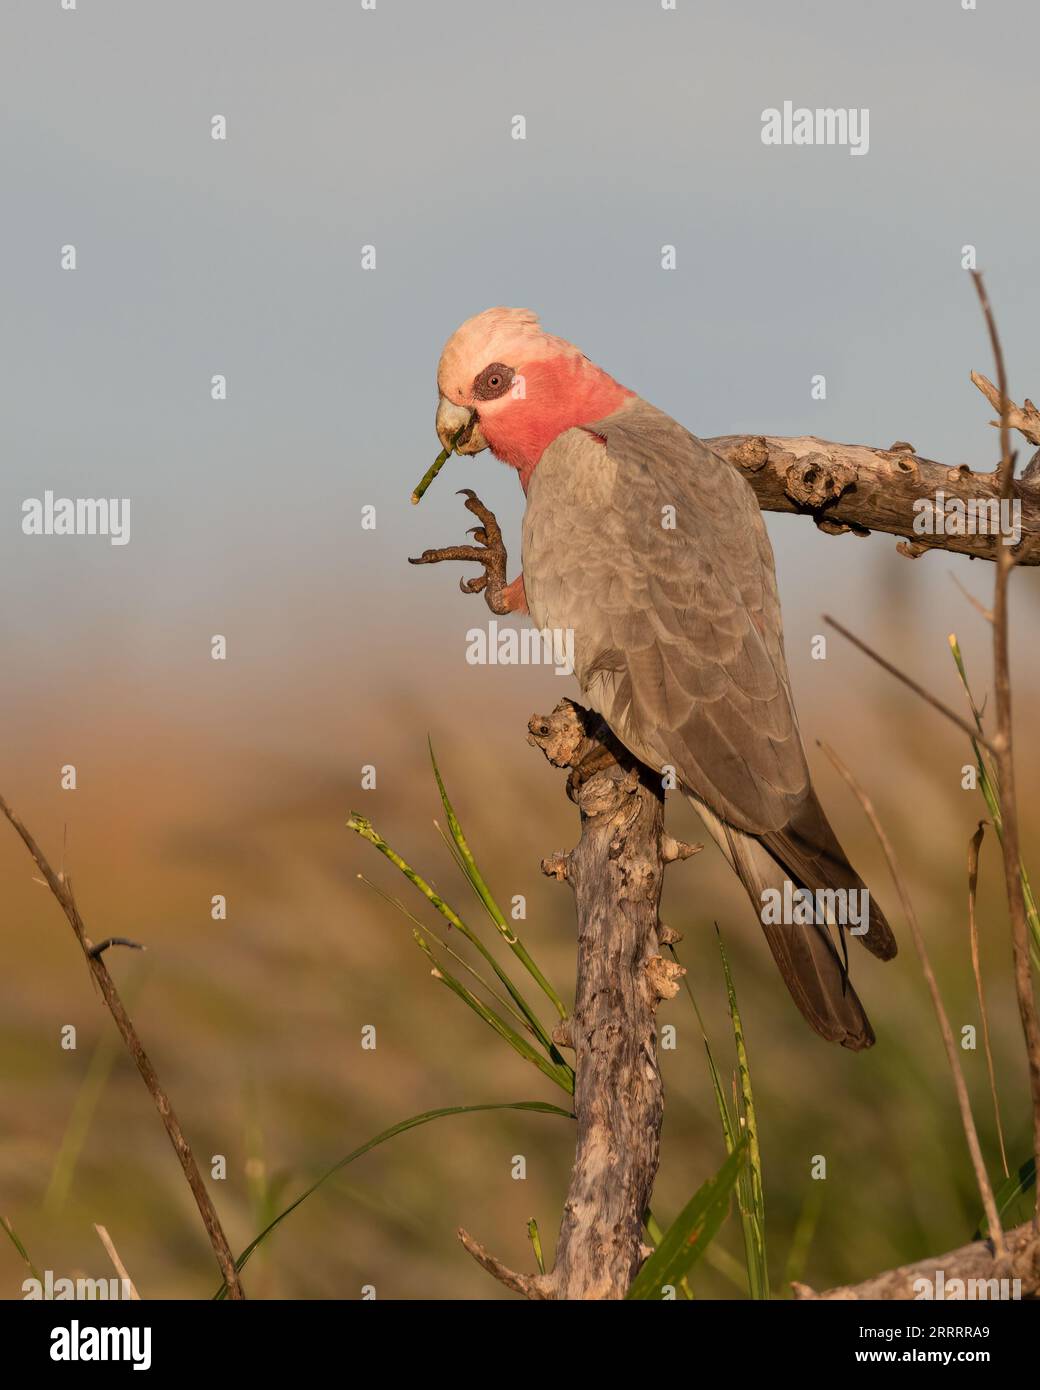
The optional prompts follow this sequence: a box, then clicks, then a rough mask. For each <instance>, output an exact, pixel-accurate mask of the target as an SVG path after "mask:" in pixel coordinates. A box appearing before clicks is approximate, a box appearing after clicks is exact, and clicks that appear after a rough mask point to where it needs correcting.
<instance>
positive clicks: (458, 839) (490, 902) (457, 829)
mask: <svg viewBox="0 0 1040 1390" xmlns="http://www.w3.org/2000/svg"><path fill="white" fill-rule="evenodd" d="M430 762H431V763H432V764H433V775H434V777H435V778H436V779H437V790H438V791H439V792H440V795H441V804H442V805H443V806H444V814H445V816H446V817H447V821H448V829H449V831H450V832H451V838H452V839H453V840H454V841H455V845H456V847H457V848H458V851H459V855H460V856H461V859H462V867H463V872H464V873H465V875H466V877H467V879H468V880H469V882H470V884H471V886H472V888H473V891H474V892H475V893H476V895H477V897H478V898H479V899H480V901H481V902H482V903H483V904H484V907H485V909H486V910H487V914H488V916H489V917H490V918H491V920H492V922H494V924H495V926H496V928H497V929H498V932H499V935H500V936H501V937H502V940H503V941H504V942H505V943H506V945H507V946H508V947H509V949H510V950H511V951H512V952H513V954H514V955H515V956H516V958H517V960H519V961H520V963H521V964H522V965H523V967H524V969H525V970H526V971H527V972H528V974H529V975H530V976H531V978H532V979H533V980H534V981H535V983H536V984H537V985H538V987H539V989H540V990H541V991H542V993H543V994H544V995H545V996H546V998H547V999H549V1000H551V1002H552V1005H553V1007H554V1008H555V1009H556V1011H557V1013H558V1014H559V1015H560V1017H561V1018H566V1017H567V1008H566V1006H565V1004H564V1002H563V1000H562V999H561V998H560V996H559V995H558V994H557V992H556V990H555V989H553V987H552V985H551V984H550V983H549V981H548V980H547V979H546V978H545V976H544V975H543V974H542V972H541V970H540V969H539V967H538V966H537V965H536V963H535V961H534V960H533V959H532V957H531V955H530V954H529V952H528V951H527V948H526V947H525V946H524V944H523V942H522V941H521V940H520V938H519V937H518V936H517V934H516V933H515V932H514V931H513V930H512V928H511V927H510V926H509V924H508V923H507V922H506V919H505V916H504V914H503V912H502V909H501V908H500V907H499V906H498V904H497V903H496V902H495V899H494V897H493V895H492V893H491V890H490V888H488V886H487V884H486V883H485V882H484V878H483V875H482V874H481V872H480V870H479V869H478V868H477V861H476V860H475V859H474V858H473V852H472V851H471V849H470V847H469V844H468V843H467V841H466V837H465V835H464V834H463V833H462V826H461V825H460V824H459V818H458V816H456V814H455V808H454V807H453V806H452V804H451V802H450V801H449V799H448V792H447V789H446V788H445V786H444V779H443V777H442V776H441V770H440V768H439V767H438V766H437V759H436V757H435V756H434V752H433V743H432V742H431V743H430Z"/></svg>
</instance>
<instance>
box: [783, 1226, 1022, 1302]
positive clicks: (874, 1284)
mask: <svg viewBox="0 0 1040 1390" xmlns="http://www.w3.org/2000/svg"><path fill="white" fill-rule="evenodd" d="M1006 1240H1007V1251H1008V1253H1007V1257H1006V1258H1005V1259H1003V1260H1001V1259H997V1258H996V1257H995V1256H994V1253H993V1246H992V1244H991V1243H990V1242H989V1241H988V1240H977V1241H975V1242H974V1243H973V1244H972V1245H963V1246H961V1248H960V1249H959V1250H951V1251H949V1252H948V1253H947V1254H945V1255H932V1256H930V1257H929V1258H928V1259H926V1260H918V1261H917V1262H916V1264H911V1265H900V1267H899V1268H898V1269H890V1270H887V1271H886V1272H885V1273H884V1274H875V1275H874V1276H873V1278H871V1279H866V1280H864V1282H863V1283H862V1284H845V1285H843V1286H841V1287H840V1288H836V1289H827V1290H826V1291H825V1292H824V1293H817V1292H816V1291H815V1289H811V1288H810V1287H809V1285H808V1284H792V1285H791V1288H792V1290H793V1291H794V1296H795V1298H796V1299H814V1298H824V1299H876V1298H880V1299H918V1298H921V1297H923V1296H927V1289H926V1286H925V1284H922V1283H921V1282H920V1281H922V1280H924V1281H927V1284H928V1285H929V1286H930V1287H931V1297H932V1298H936V1297H940V1298H947V1299H950V1300H952V1299H955V1298H964V1297H966V1296H968V1292H969V1290H968V1288H967V1284H968V1281H969V1280H976V1281H978V1280H986V1281H987V1289H986V1290H985V1291H982V1289H981V1285H980V1284H976V1289H975V1297H976V1298H978V1297H980V1296H981V1297H984V1298H987V1299H989V1298H997V1297H1001V1298H1008V1297H1015V1285H1014V1280H1016V1279H1019V1280H1021V1288H1020V1290H1019V1294H1020V1296H1021V1297H1022V1298H1036V1297H1037V1296H1038V1295H1040V1242H1038V1241H1037V1239H1036V1237H1035V1235H1034V1233H1033V1229H1032V1226H1031V1224H1030V1223H1029V1222H1027V1223H1026V1224H1025V1225H1024V1226H1017V1227H1016V1228H1015V1229H1014V1230H1013V1231H1008V1232H1007V1236H1006ZM940 1273H941V1276H942V1284H941V1290H942V1291H941V1292H940V1291H939V1290H940V1285H939V1276H940ZM957 1279H960V1280H963V1281H964V1284H965V1288H964V1289H962V1290H960V1289H958V1287H957V1286H956V1285H955V1284H954V1282H953V1281H954V1280H957ZM993 1279H996V1280H1001V1279H1007V1280H1008V1285H1007V1291H1006V1292H1001V1291H1000V1288H999V1285H998V1287H997V1290H996V1291H994V1290H993V1289H992V1286H991V1285H989V1283H988V1281H989V1280H993Z"/></svg>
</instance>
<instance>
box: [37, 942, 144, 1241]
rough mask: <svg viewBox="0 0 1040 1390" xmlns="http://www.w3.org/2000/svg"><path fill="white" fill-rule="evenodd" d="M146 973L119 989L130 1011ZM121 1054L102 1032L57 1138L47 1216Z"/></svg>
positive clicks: (108, 1032)
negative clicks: (58, 1142) (62, 1130)
mask: <svg viewBox="0 0 1040 1390" xmlns="http://www.w3.org/2000/svg"><path fill="white" fill-rule="evenodd" d="M146 972H147V966H139V967H138V968H137V969H136V970H134V971H133V972H132V974H131V976H130V979H129V981H128V983H127V984H126V985H125V986H124V988H123V998H124V1001H125V1003H126V1006H127V1008H128V1009H129V1010H131V1011H132V1010H133V1006H134V1004H135V1003H136V1001H137V997H138V993H139V991H140V988H141V985H142V983H143V980H144V976H145V974H146ZM122 1052H123V1045H122V1043H121V1041H120V1039H119V1035H118V1034H117V1033H116V1032H115V1030H114V1029H112V1028H104V1029H103V1030H102V1031H101V1033H100V1035H99V1037H98V1040H97V1042H96V1043H95V1044H94V1048H93V1050H92V1052H91V1054H90V1061H89V1062H88V1063H87V1069H86V1072H85V1073H84V1075H83V1079H82V1081H81V1082H80V1084H79V1088H78V1089H77V1091H76V1098H75V1100H74V1101H73V1104H72V1111H71V1113H70V1115H69V1119H68V1123H67V1124H66V1126H65V1132H64V1134H63V1135H62V1136H61V1143H60V1144H59V1146H58V1153H57V1156H56V1158H55V1160H54V1167H53V1168H52V1169H51V1176H50V1181H49V1182H48V1184H47V1190H46V1192H45V1193H44V1196H43V1210H44V1212H45V1213H46V1215H48V1216H51V1217H53V1216H57V1215H58V1214H59V1213H60V1212H61V1210H62V1208H63V1207H64V1205H65V1202H66V1200H67V1198H68V1195H69V1191H70V1189H71V1187H72V1181H73V1178H74V1177H75V1173H76V1168H77V1166H78V1164H79V1159H80V1154H81V1153H82V1152H83V1148H84V1146H85V1144H86V1142H87V1139H88V1138H89V1136H90V1130H91V1127H92V1125H93V1123H94V1116H95V1114H96V1113H97V1108H98V1106H99V1104H100V1103H101V1099H102V1097H103V1095H104V1093H105V1088H106V1087H107V1085H108V1080H109V1077H110V1076H111V1073H112V1068H113V1066H114V1065H115V1062H116V1059H117V1057H119V1056H121V1055H122Z"/></svg>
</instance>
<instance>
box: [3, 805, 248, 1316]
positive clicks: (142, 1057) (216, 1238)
mask: <svg viewBox="0 0 1040 1390" xmlns="http://www.w3.org/2000/svg"><path fill="white" fill-rule="evenodd" d="M0 811H3V813H4V815H5V816H6V817H7V819H8V820H9V821H10V822H11V824H12V825H13V826H14V828H15V830H16V831H17V832H18V834H19V835H20V837H21V839H22V842H23V843H24V845H25V847H26V849H27V850H28V851H29V853H30V854H31V855H32V857H33V860H34V862H35V864H36V867H37V868H38V869H39V870H40V873H42V874H43V876H44V878H45V879H46V881H47V886H48V887H49V888H50V890H51V892H52V893H53V894H54V896H55V897H56V898H57V900H58V903H59V905H60V906H61V910H62V911H63V912H64V913H65V916H66V917H67V918H68V919H69V924H70V926H71V927H72V930H73V932H75V935H76V940H77V941H78V942H79V944H80V948H81V949H82V951H83V954H84V956H85V957H86V960H87V965H88V966H89V967H90V972H91V974H92V975H93V976H94V979H95V981H96V982H97V984H98V986H99V988H100V990H101V995H102V998H103V999H104V1001H105V1003H106V1005H107V1006H108V1011H109V1013H110V1014H111V1015H112V1018H113V1020H114V1021H115V1025H116V1027H117V1028H118V1030H119V1035H120V1037H121V1038H122V1039H123V1041H124V1043H126V1046H127V1051H128V1052H129V1053H130V1056H131V1057H132V1058H133V1059H134V1062H135V1063H136V1065H137V1070H138V1071H139V1072H140V1073H141V1080H142V1081H143V1082H144V1084H145V1085H146V1086H147V1087H148V1093H149V1095H150V1096H151V1097H152V1100H153V1101H154V1102H155V1108H156V1110H158V1112H159V1118H160V1119H161V1120H162V1122H163V1125H164V1126H165V1128H166V1133H167V1134H168V1135H169V1138H170V1143H171V1144H172V1145H173V1147H174V1151H175V1153H176V1154H177V1157H178V1159H179V1160H180V1165H181V1168H182V1169H183V1171H184V1176H185V1177H186V1178H187V1180H188V1186H189V1187H190V1188H191V1191H192V1196H193V1197H194V1198H195V1202H196V1205H197V1206H198V1209H199V1214H200V1215H201V1217H202V1221H203V1225H204V1226H205V1227H206V1234H207V1235H208V1236H209V1241H210V1244H211V1245H212V1247H213V1253H214V1255H215V1256H216V1258H217V1264H218V1265H219V1266H220V1272H221V1274H222V1275H223V1276H224V1282H225V1283H226V1284H227V1287H228V1296H229V1297H230V1298H235V1299H241V1298H244V1297H245V1294H244V1293H243V1292H242V1285H241V1283H240V1281H239V1277H238V1271H237V1270H236V1268H235V1258H234V1256H233V1255H232V1253H231V1247H230V1246H229V1245H228V1241H227V1236H226V1235H225V1234H224V1228H223V1227H222V1226H221V1224H220V1218H219V1217H218V1216H217V1212H216V1208H215V1207H214V1205H213V1201H212V1199H211V1197H210V1195H209V1192H208V1191H207V1190H206V1185H205V1183H204V1182H203V1181H202V1175H201V1173H200V1172H199V1168H198V1164H197V1163H196V1162H195V1155H194V1154H193V1153H192V1151H191V1146H190V1144H189V1143H188V1141H187V1139H186V1138H185V1137H184V1131H183V1130H182V1129H181V1127H180V1122H179V1121H178V1119H177V1116H176V1114H175V1113H174V1110H173V1106H172V1105H171V1104H170V1098H169V1096H168V1095H167V1094H166V1092H165V1090H163V1087H162V1083H161V1082H160V1081H159V1077H158V1074H157V1073H156V1070H155V1068H154V1067H153V1066H152V1063H151V1061H150V1060H149V1057H148V1054H147V1053H146V1052H145V1050H144V1048H143V1047H142V1045H141V1040H140V1038H139V1037H138V1036H137V1030H136V1029H135V1028H134V1025H133V1023H132V1022H131V1020H130V1015H129V1014H128V1013H127V1011H126V1006H125V1005H124V1004H123V1001H122V999H121V998H120V996H119V991H118V990H117V989H116V986H115V981H114V980H113V979H112V976H111V975H110V974H109V973H108V967H107V966H106V965H105V961H104V958H103V956H101V955H99V954H96V953H95V947H94V943H93V942H92V941H91V939H90V937H89V936H88V935H87V930H86V927H85V926H84V924H83V918H82V917H81V916H80V913H79V908H78V907H77V906H76V899H75V897H74V896H73V892H72V884H71V882H70V880H69V877H68V875H67V874H64V873H63V874H62V875H61V876H60V877H59V876H58V874H56V873H55V872H54V870H53V869H52V868H51V866H50V863H49V862H48V860H47V858H46V856H45V855H44V853H43V850H42V849H40V847H39V845H38V844H37V843H36V841H35V840H34V839H33V837H32V835H31V834H30V833H29V831H28V830H27V829H26V828H25V826H24V825H23V824H22V822H21V821H20V820H19V818H18V817H17V816H16V815H15V813H14V812H13V811H12V810H11V808H10V806H8V804H7V802H6V801H5V800H4V798H3V797H2V796H0Z"/></svg>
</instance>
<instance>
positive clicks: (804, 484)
mask: <svg viewBox="0 0 1040 1390" xmlns="http://www.w3.org/2000/svg"><path fill="white" fill-rule="evenodd" d="M704 442H705V443H706V444H708V445H709V446H710V447H711V448H712V449H714V450H715V451H716V452H717V453H719V454H721V455H722V456H723V458H726V459H728V460H729V461H730V463H732V464H735V465H736V466H737V467H738V468H739V469H740V471H741V473H743V475H744V477H745V478H747V480H748V482H749V483H750V484H751V486H752V488H754V491H755V496H756V497H757V498H758V504H759V506H760V507H761V508H762V510H763V511H768V512H798V513H802V514H803V515H808V516H811V517H813V519H814V520H815V522H816V524H817V526H819V527H820V529H821V530H823V531H827V532H829V533H831V534H834V535H838V534H841V533H842V532H845V531H852V532H853V533H855V534H856V535H860V536H865V535H867V534H868V533H869V532H870V531H887V532H888V533H889V534H891V535H894V536H902V537H905V540H904V542H903V543H902V545H901V546H900V549H901V550H902V551H903V553H904V554H909V555H919V554H921V553H922V552H923V551H925V550H951V551H955V552H957V553H959V554H962V555H974V556H975V557H976V558H978V559H983V560H995V559H996V558H997V555H998V553H999V552H1000V551H1001V550H1007V551H1011V553H1012V554H1013V555H1014V558H1015V562H1016V563H1017V564H1019V565H1040V486H1038V485H1037V480H1036V479H1035V478H1034V477H1030V476H1024V477H1022V478H1019V479H1017V480H1015V481H1014V482H1013V483H1012V485H1011V488H1012V490H1011V494H1010V495H1011V496H1012V497H1013V498H1017V499H1018V500H1019V501H1020V502H1021V524H1022V534H1021V539H1020V541H1019V543H1018V544H1017V545H1015V546H1005V545H1004V544H1003V542H1002V538H1001V537H1000V536H999V535H993V534H988V535H987V534H979V535H964V536H957V535H951V534H949V533H948V532H947V533H946V534H941V535H935V536H930V535H918V534H917V532H915V530H914V518H915V515H916V513H915V512H914V503H915V502H917V501H919V500H920V499H921V498H932V499H934V498H935V496H936V494H937V493H939V492H942V493H945V495H946V497H947V498H948V499H950V500H953V499H956V500H958V501H960V502H963V503H965V504H966V503H968V502H972V503H978V502H979V501H985V502H988V501H990V500H993V501H999V499H1000V495H1001V491H1000V479H999V476H998V475H997V474H996V473H975V472H972V470H971V469H970V468H969V467H968V466H967V464H961V465H960V466H959V467H957V468H948V467H947V466H946V465H945V464H942V463H936V462H935V461H934V460H933V459H926V458H922V457H921V456H920V455H919V454H917V453H916V452H915V451H914V449H913V447H912V446H911V445H909V444H904V443H897V444H893V445H892V447H891V448H890V449H875V448H871V447H870V446H868V445H866V444H835V443H832V442H830V441H829V440H826V439H817V438H815V437H814V436H812V435H803V436H801V437H799V438H796V439H787V438H779V437H777V436H773V435H760V434H758V435H755V434H730V435H720V436H718V437H717V438H715V439H707V440H705V441H704Z"/></svg>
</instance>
